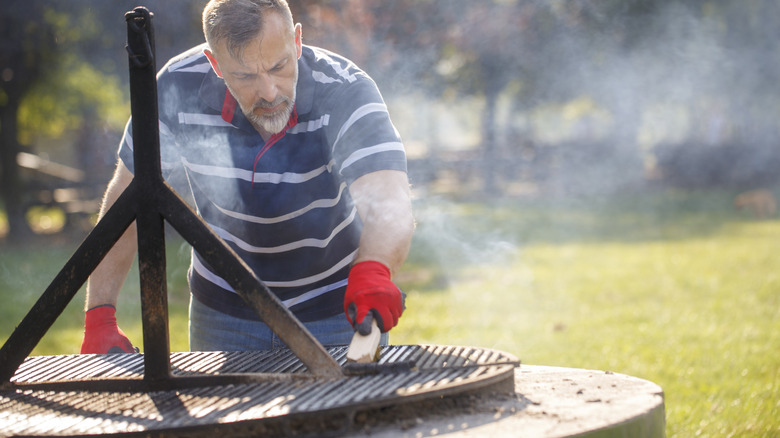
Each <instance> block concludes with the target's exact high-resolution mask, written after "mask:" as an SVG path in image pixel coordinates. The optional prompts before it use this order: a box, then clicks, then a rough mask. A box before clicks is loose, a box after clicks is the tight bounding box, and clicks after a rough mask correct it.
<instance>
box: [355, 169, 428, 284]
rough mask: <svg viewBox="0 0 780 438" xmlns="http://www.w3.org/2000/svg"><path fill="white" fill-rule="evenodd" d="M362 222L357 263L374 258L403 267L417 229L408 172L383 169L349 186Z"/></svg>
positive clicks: (393, 271) (392, 269) (388, 264)
mask: <svg viewBox="0 0 780 438" xmlns="http://www.w3.org/2000/svg"><path fill="white" fill-rule="evenodd" d="M350 193H351V195H352V197H353V199H354V200H355V204H356V205H357V209H358V214H360V218H361V220H362V221H363V232H362V234H361V237H360V246H359V248H358V254H357V257H356V259H355V263H358V262H362V261H367V260H373V261H377V262H380V263H383V264H384V265H386V266H387V267H388V268H390V272H391V274H393V275H394V274H395V273H396V272H397V271H398V269H400V267H401V265H402V264H403V262H404V260H406V256H407V254H408V253H409V247H410V245H411V241H412V233H413V232H414V217H413V216H412V206H411V199H410V193H409V183H408V179H407V176H406V174H405V173H403V172H398V171H380V172H375V173H371V174H368V175H365V176H363V177H361V178H359V179H358V180H357V181H355V182H354V183H353V184H352V186H351V187H350Z"/></svg>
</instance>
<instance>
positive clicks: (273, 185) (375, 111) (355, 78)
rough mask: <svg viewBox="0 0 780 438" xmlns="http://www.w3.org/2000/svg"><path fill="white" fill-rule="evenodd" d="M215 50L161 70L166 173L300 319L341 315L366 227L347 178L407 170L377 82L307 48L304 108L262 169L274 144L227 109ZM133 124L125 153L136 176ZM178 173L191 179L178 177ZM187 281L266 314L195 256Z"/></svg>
mask: <svg viewBox="0 0 780 438" xmlns="http://www.w3.org/2000/svg"><path fill="white" fill-rule="evenodd" d="M205 47H206V46H205V45H201V46H198V47H195V48H193V49H191V50H189V51H187V52H185V53H183V54H181V55H179V56H177V57H176V58H174V59H172V60H171V61H169V62H168V63H167V64H166V65H165V66H164V67H163V68H162V69H161V70H160V73H159V74H158V78H157V80H158V101H159V113H160V144H161V156H162V163H161V164H162V168H163V172H164V173H165V176H166V178H168V179H169V181H171V182H172V184H173V185H174V188H175V189H176V190H177V191H178V192H179V193H181V194H182V195H183V196H184V197H188V198H190V199H192V200H193V201H194V203H195V208H196V210H197V212H198V214H200V216H201V217H202V218H203V219H204V220H205V221H206V222H207V223H208V224H209V226H211V228H212V229H213V230H214V231H215V232H216V233H217V234H218V235H219V236H220V237H222V238H223V239H224V240H225V241H226V242H227V243H228V245H230V246H231V247H232V248H233V250H235V251H236V252H237V253H238V254H239V256H240V257H241V258H242V259H243V260H244V261H245V262H246V263H247V264H248V265H249V266H250V267H251V268H252V269H253V270H254V272H255V273H256V274H257V276H258V277H259V278H260V279H261V280H263V282H264V283H265V284H266V285H267V286H268V287H269V288H270V289H271V290H272V291H273V293H275V294H276V295H277V296H278V297H279V299H280V300H281V301H282V302H283V303H284V304H285V305H286V306H287V307H288V308H289V309H290V310H291V311H292V312H293V313H294V314H295V315H296V316H297V317H298V318H299V319H300V320H302V321H314V320H318V319H322V318H327V317H330V316H334V315H336V314H338V313H340V312H343V298H344V290H345V288H346V283H347V275H348V273H349V267H350V264H351V263H352V261H353V260H354V258H355V255H356V252H357V248H358V243H359V241H360V233H361V228H362V224H361V221H360V217H359V216H358V214H357V210H356V208H355V205H354V203H353V202H352V199H351V198H350V195H349V190H348V188H349V185H350V184H351V183H352V182H353V181H355V180H356V179H357V178H359V177H361V176H363V175H365V174H367V173H370V172H375V171H378V170H400V171H406V155H405V152H404V148H403V145H402V143H401V139H400V136H399V135H398V132H397V131H396V129H395V127H394V126H393V124H392V122H391V121H390V117H389V114H388V111H387V107H386V105H385V103H384V101H383V99H382V96H381V94H380V93H379V90H378V89H377V87H376V84H375V83H374V82H373V81H372V80H371V78H370V77H369V76H368V75H366V73H364V72H363V71H361V70H360V69H358V68H357V67H356V66H355V65H354V64H353V63H351V62H350V61H349V60H347V59H345V58H343V57H340V56H338V55H336V54H334V53H331V52H328V51H326V50H323V49H319V48H315V47H311V46H304V47H303V54H302V56H301V58H300V59H299V60H298V69H299V77H298V85H297V89H296V102H295V112H294V115H293V117H291V122H290V124H289V125H288V129H286V131H284V133H283V135H281V137H280V136H278V135H277V136H276V137H277V138H274V139H273V141H275V142H274V143H273V145H272V146H271V147H270V148H268V149H267V151H265V152H264V153H263V154H262V155H261V156H260V158H259V159H258V160H257V163H256V164H255V159H256V158H257V156H258V153H259V152H260V150H261V149H262V148H263V146H264V145H266V142H265V141H264V140H263V139H262V137H261V136H260V134H258V132H257V131H256V130H255V129H254V128H253V127H252V125H251V124H250V123H249V121H248V120H247V119H246V118H245V116H244V115H243V114H242V113H241V111H240V109H236V111H235V114H231V112H230V111H225V112H224V113H223V105H225V102H226V92H227V91H226V86H225V83H224V81H223V80H222V79H220V78H219V77H217V76H216V74H215V73H214V72H213V70H212V69H211V67H210V65H209V63H208V60H207V59H206V57H205V55H204V54H203V49H204V48H205ZM228 100H230V99H228ZM129 127H130V124H128V129H126V131H125V136H124V138H123V141H122V143H121V145H120V150H119V155H120V158H121V159H122V161H123V162H124V164H125V165H127V167H128V168H129V169H130V170H131V171H132V170H133V162H132V161H133V156H132V147H133V142H132V138H131V133H130V130H129ZM177 169H179V170H180V171H181V170H183V172H179V175H184V177H183V178H169V177H170V175H172V174H174V173H173V172H174V171H177ZM176 181H178V182H179V183H176ZM188 279H189V282H190V290H191V291H192V293H193V295H194V297H195V298H196V299H198V300H200V301H201V302H203V303H204V304H206V305H208V306H210V307H212V308H214V309H217V310H219V311H222V312H225V313H228V314H230V315H233V316H237V317H240V318H245V319H258V317H257V315H256V314H255V313H254V311H252V310H251V309H250V308H249V307H248V306H247V305H246V304H245V303H244V301H243V300H242V299H241V298H240V297H239V296H238V295H237V294H236V293H235V291H234V290H233V289H232V287H231V286H230V285H229V284H228V282H227V281H225V279H223V278H222V277H220V275H219V273H218V272H215V270H214V269H212V268H211V267H210V266H209V265H208V264H207V263H206V262H205V261H204V260H203V259H202V258H201V257H200V256H199V255H198V254H197V252H195V251H193V254H192V263H191V266H190V270H189V273H188Z"/></svg>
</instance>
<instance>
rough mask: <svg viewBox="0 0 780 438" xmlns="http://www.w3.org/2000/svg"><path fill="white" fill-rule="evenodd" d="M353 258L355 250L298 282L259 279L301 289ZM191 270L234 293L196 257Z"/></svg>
mask: <svg viewBox="0 0 780 438" xmlns="http://www.w3.org/2000/svg"><path fill="white" fill-rule="evenodd" d="M355 256H357V250H355V251H354V252H352V253H351V254H349V255H348V256H346V257H345V258H344V259H342V260H341V261H339V262H338V263H336V264H335V265H333V266H331V267H330V268H329V269H328V270H326V271H325V272H320V273H319V274H315V275H312V276H309V277H305V278H300V279H298V280H293V281H268V280H266V279H261V280H262V281H263V284H265V285H266V286H268V287H301V286H306V285H309V284H313V283H316V282H318V281H320V280H322V279H324V278H328V277H330V276H331V275H333V274H335V273H336V272H338V271H339V270H341V269H343V268H344V267H346V266H349V264H350V263H352V261H353V260H355ZM192 268H193V269H194V270H195V272H197V273H198V275H200V276H201V277H203V278H204V279H206V280H208V281H210V282H211V283H214V284H216V285H217V286H219V287H221V288H222V289H225V290H228V291H230V292H233V293H235V292H236V290H235V289H233V287H232V286H230V284H228V282H227V281H225V279H223V278H222V277H220V276H219V275H217V274H215V273H213V272H211V271H210V270H209V269H208V268H206V267H205V266H203V264H202V263H201V262H200V259H199V258H198V257H195V256H193V257H192ZM312 292H313V291H309V292H307V293H312ZM295 304H300V303H299V302H296V303H295Z"/></svg>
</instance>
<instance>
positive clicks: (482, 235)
mask: <svg viewBox="0 0 780 438" xmlns="http://www.w3.org/2000/svg"><path fill="white" fill-rule="evenodd" d="M481 211H483V210H482V209H481V208H475V209H474V210H472V207H469V205H468V204H462V203H456V202H452V201H448V200H445V199H444V198H442V197H426V198H425V199H424V200H418V202H416V203H415V205H414V215H415V219H416V221H417V229H416V230H415V234H414V250H413V252H412V253H411V254H410V260H409V261H410V262H412V263H415V262H422V263H426V264H434V265H435V266H436V267H437V268H438V269H439V271H440V274H441V276H443V277H444V279H445V280H446V283H447V284H449V283H451V282H453V281H457V280H460V279H462V276H463V273H464V271H463V270H464V268H466V267H469V266H471V267H473V266H487V265H490V266H493V267H499V266H506V265H507V264H509V263H511V262H513V261H514V260H515V257H516V256H517V254H518V246H517V244H516V242H515V241H514V240H515V239H514V237H512V236H510V235H508V234H507V233H509V232H510V230H509V229H508V228H507V227H505V226H502V227H494V225H495V223H496V222H495V221H496V218H495V217H490V218H488V217H484V216H482V215H480V214H479V212H481ZM504 225H507V224H504Z"/></svg>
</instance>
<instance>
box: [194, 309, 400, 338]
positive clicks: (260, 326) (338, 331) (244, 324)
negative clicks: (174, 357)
mask: <svg viewBox="0 0 780 438" xmlns="http://www.w3.org/2000/svg"><path fill="white" fill-rule="evenodd" d="M304 325H305V326H306V329H307V330H309V332H311V334H312V335H313V336H314V337H315V338H317V340H318V341H320V343H321V344H322V345H346V344H349V343H350V341H352V335H353V334H354V333H355V331H354V329H353V328H352V326H351V325H350V324H349V321H347V317H346V316H345V315H343V314H339V315H336V316H332V317H330V318H326V319H322V320H319V321H312V322H307V323H304ZM388 341H389V336H388V334H387V333H383V334H382V338H381V343H382V345H387V343H388ZM277 348H286V346H285V345H284V343H283V342H282V341H281V339H279V337H278V336H277V335H276V334H275V333H274V332H273V331H271V329H270V328H268V326H267V325H265V323H263V322H260V321H251V320H247V319H241V318H236V317H234V316H230V315H227V314H225V313H222V312H220V311H218V310H214V309H212V308H211V307H208V306H206V305H205V304H203V303H201V302H200V301H198V300H197V299H195V298H194V297H192V296H190V351H243V350H274V349H277Z"/></svg>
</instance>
